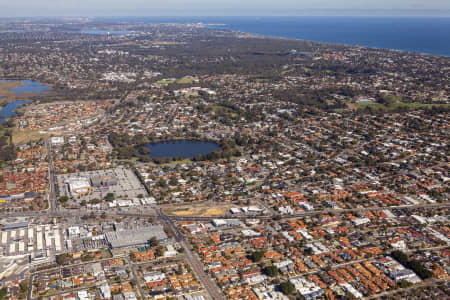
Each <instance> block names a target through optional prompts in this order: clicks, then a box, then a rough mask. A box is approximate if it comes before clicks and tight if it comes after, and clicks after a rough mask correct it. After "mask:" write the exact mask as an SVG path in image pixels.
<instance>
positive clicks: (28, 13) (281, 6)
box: [0, 0, 450, 17]
mask: <svg viewBox="0 0 450 300" xmlns="http://www.w3.org/2000/svg"><path fill="white" fill-rule="evenodd" d="M1 7H2V9H1V11H0V17H37V16H49V17H50V16H87V17H94V16H305V15H314V16H320V15H323V16H332V15H333V16H438V17H439V16H441V17H449V16H450V1H448V0H427V1H423V0H394V1H392V0H377V1H375V0H365V1H364V0H341V1H335V0H320V1H307V0H279V1H271V0H259V1H256V0H247V1H245V2H244V1H242V0H227V1H214V0H209V1H207V0H189V1H183V0H166V1H152V0H126V1H125V0H77V1H73V0H70V1H69V0H16V1H9V2H8V3H2V5H1Z"/></svg>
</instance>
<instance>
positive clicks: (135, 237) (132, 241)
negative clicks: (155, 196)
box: [105, 225, 168, 248]
mask: <svg viewBox="0 0 450 300" xmlns="http://www.w3.org/2000/svg"><path fill="white" fill-rule="evenodd" d="M153 237H155V238H156V239H157V240H158V241H160V242H161V241H165V240H167V238H168V237H167V234H166V233H165V231H164V228H163V226H161V225H155V226H151V227H146V228H140V229H138V230H124V231H113V232H108V233H106V235H105V238H106V240H107V242H108V244H109V245H110V247H111V248H122V247H131V246H139V245H144V244H148V242H149V241H150V240H151V239H152V238H153Z"/></svg>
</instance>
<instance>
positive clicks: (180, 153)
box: [145, 140, 220, 158]
mask: <svg viewBox="0 0 450 300" xmlns="http://www.w3.org/2000/svg"><path fill="white" fill-rule="evenodd" d="M145 146H146V147H147V149H148V150H150V153H149V154H148V156H149V157H152V158H174V157H184V158H193V157H194V156H196V155H199V154H202V155H205V154H208V153H211V152H214V151H216V150H219V149H220V147H219V145H217V144H216V143H213V142H204V141H194V140H175V141H164V142H157V143H148V144H146V145H145Z"/></svg>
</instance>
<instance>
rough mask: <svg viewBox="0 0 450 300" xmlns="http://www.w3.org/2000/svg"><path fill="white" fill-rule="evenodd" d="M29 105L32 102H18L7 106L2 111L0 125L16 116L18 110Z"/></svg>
mask: <svg viewBox="0 0 450 300" xmlns="http://www.w3.org/2000/svg"><path fill="white" fill-rule="evenodd" d="M27 103H31V101H26V100H17V101H14V102H10V103H8V104H6V105H5V106H4V107H3V108H2V110H0V123H3V122H5V120H6V119H8V118H11V117H14V116H15V115H16V112H15V111H16V109H18V108H21V107H22V106H24V105H25V104H27Z"/></svg>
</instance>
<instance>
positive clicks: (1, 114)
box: [0, 80, 51, 123]
mask: <svg viewBox="0 0 450 300" xmlns="http://www.w3.org/2000/svg"><path fill="white" fill-rule="evenodd" d="M6 81H22V82H23V83H25V84H24V85H22V86H20V87H18V88H16V89H12V90H11V91H12V92H15V93H16V94H17V96H19V95H20V93H26V92H33V93H37V92H43V91H49V90H51V88H50V87H48V86H46V85H42V84H40V82H37V81H31V80H0V82H6ZM27 103H31V101H27V100H16V101H14V102H10V103H8V104H6V105H5V106H4V107H3V108H2V110H0V123H3V122H5V120H6V119H8V118H11V117H14V116H15V115H16V113H15V111H16V110H17V109H18V108H21V107H22V106H24V105H25V104H27Z"/></svg>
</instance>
